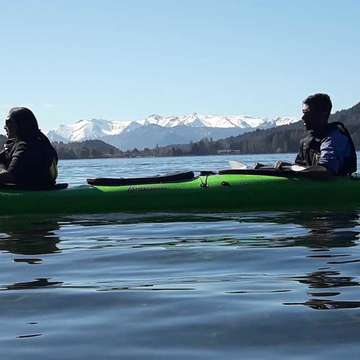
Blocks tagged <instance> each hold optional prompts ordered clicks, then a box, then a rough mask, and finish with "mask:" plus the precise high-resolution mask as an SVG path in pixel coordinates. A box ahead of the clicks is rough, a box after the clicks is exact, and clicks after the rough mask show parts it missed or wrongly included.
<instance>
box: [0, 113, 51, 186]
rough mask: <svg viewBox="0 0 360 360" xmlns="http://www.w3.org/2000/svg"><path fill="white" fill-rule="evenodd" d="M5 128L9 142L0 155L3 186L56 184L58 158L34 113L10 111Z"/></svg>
mask: <svg viewBox="0 0 360 360" xmlns="http://www.w3.org/2000/svg"><path fill="white" fill-rule="evenodd" d="M4 128H5V131H6V133H7V137H8V140H7V142H6V143H5V145H4V146H5V149H4V150H3V151H2V152H1V153H0V169H1V170H0V184H14V185H20V186H25V187H28V188H43V187H45V188H46V187H50V186H52V185H54V184H55V181H56V177H57V162H58V156H57V153H56V151H55V149H54V148H53V146H52V145H51V143H50V141H49V139H48V138H47V137H46V136H45V135H44V134H43V133H42V132H41V131H40V129H39V126H38V123H37V120H36V118H35V115H34V114H33V112H32V111H31V110H29V109H27V108H24V107H17V108H13V109H11V110H10V112H9V114H8V116H7V118H6V120H5V126H4Z"/></svg>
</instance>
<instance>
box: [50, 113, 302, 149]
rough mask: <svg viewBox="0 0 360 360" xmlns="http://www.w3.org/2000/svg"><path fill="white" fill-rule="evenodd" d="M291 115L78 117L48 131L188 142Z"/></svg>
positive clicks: (142, 143) (133, 143) (133, 141)
mask: <svg viewBox="0 0 360 360" xmlns="http://www.w3.org/2000/svg"><path fill="white" fill-rule="evenodd" d="M296 121H297V119H295V118H292V117H276V118H272V119H269V118H257V117H251V116H246V115H227V116H217V115H201V114H197V113H192V114H189V115H184V116H160V115H156V114H154V115H150V116H148V117H147V118H145V119H144V120H140V121H109V120H103V119H91V120H79V121H77V122H76V123H74V124H70V125H61V126H60V127H59V128H57V129H56V130H51V131H49V132H48V134H47V135H48V137H49V138H50V140H51V141H56V142H63V143H68V142H74V141H77V142H80V141H85V140H102V141H104V142H106V143H109V144H111V145H114V146H116V147H118V148H119V149H121V150H130V149H134V148H137V149H144V148H154V147H156V146H166V145H171V144H187V143H190V142H193V141H199V140H200V139H203V138H209V139H210V138H211V139H213V140H217V139H221V138H225V137H228V136H237V135H241V134H244V133H247V132H250V131H253V130H256V129H269V128H273V127H276V126H280V125H287V124H291V123H294V122H296Z"/></svg>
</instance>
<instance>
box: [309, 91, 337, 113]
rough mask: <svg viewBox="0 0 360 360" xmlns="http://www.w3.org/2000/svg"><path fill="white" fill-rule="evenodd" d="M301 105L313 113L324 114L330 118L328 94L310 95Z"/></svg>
mask: <svg viewBox="0 0 360 360" xmlns="http://www.w3.org/2000/svg"><path fill="white" fill-rule="evenodd" d="M303 103H304V104H306V105H308V106H309V107H310V108H311V109H313V110H315V111H319V112H326V113H327V115H328V116H330V113H331V109H332V103H331V99H330V96H329V95H328V94H322V93H318V94H314V95H310V96H308V97H307V98H306V99H305V100H304V101H303Z"/></svg>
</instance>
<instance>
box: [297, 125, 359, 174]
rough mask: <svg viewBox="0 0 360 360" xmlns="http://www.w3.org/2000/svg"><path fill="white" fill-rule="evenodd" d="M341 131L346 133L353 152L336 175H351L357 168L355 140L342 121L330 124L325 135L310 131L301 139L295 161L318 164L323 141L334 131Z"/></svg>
mask: <svg viewBox="0 0 360 360" xmlns="http://www.w3.org/2000/svg"><path fill="white" fill-rule="evenodd" d="M334 130H336V131H340V132H341V133H342V134H343V135H345V136H346V137H347V138H348V140H349V143H350V147H351V154H350V156H347V157H346V158H345V159H344V163H343V165H342V167H341V169H340V170H339V173H338V174H336V175H350V174H352V173H353V172H355V171H356V170H357V159H356V151H355V146H354V142H353V141H352V138H351V136H350V134H349V131H348V130H347V129H346V127H345V126H344V124H342V123H341V122H333V123H330V124H328V127H327V130H326V131H325V132H324V135H323V136H316V135H315V134H314V132H312V131H310V132H309V133H308V135H307V136H306V137H305V138H304V139H302V140H301V142H300V149H299V153H298V154H297V156H296V160H295V163H296V164H299V165H303V166H316V165H318V164H319V160H320V155H321V154H320V147H321V143H322V141H323V140H324V138H325V137H326V136H328V134H329V133H330V132H332V131H334Z"/></svg>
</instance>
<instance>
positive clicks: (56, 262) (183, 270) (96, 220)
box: [0, 154, 360, 360]
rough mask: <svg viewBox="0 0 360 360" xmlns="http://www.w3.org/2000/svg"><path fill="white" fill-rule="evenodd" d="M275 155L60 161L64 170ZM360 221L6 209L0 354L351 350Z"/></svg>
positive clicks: (179, 166) (165, 168)
mask: <svg viewBox="0 0 360 360" xmlns="http://www.w3.org/2000/svg"><path fill="white" fill-rule="evenodd" d="M278 158H279V155H254V156H206V157H182V158H138V159H108V160H76V161H62V162H61V163H60V172H61V176H60V179H59V180H60V181H66V182H69V183H70V184H71V185H77V184H83V183H84V181H85V180H84V179H86V178H87V177H100V176H101V177H104V176H107V177H110V176H111V177H116V176H119V177H120V176H122V177H124V176H138V175H154V174H161V173H166V172H171V171H178V170H220V169H224V168H226V167H227V160H231V159H236V160H240V161H243V162H245V163H247V164H251V163H254V162H265V163H268V162H273V161H274V160H276V159H278ZM280 158H281V159H283V160H291V159H293V158H294V155H291V154H289V155H281V156H280ZM359 234H360V222H359V213H357V212H342V213H333V212H327V213H311V212H306V213H305V212H281V213H279V212H277V213H275V212H262V213H255V212H254V213H231V214H224V213H213V214H196V215H194V214H160V215H159V214H144V215H127V214H101V215H91V216H89V215H86V216H85V215H82V216H80V215H77V216H71V215H69V216H62V217H54V216H51V217H50V216H48V217H47V216H41V217H40V216H27V217H1V218H0V250H1V251H0V320H1V327H0V346H1V353H2V355H1V358H2V359H6V360H11V359H37V360H38V359H289V358H291V359H338V358H344V359H345V358H357V356H359V355H360V345H359V336H360V290H359V284H360V283H359V281H360V277H359V263H360V247H359Z"/></svg>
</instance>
